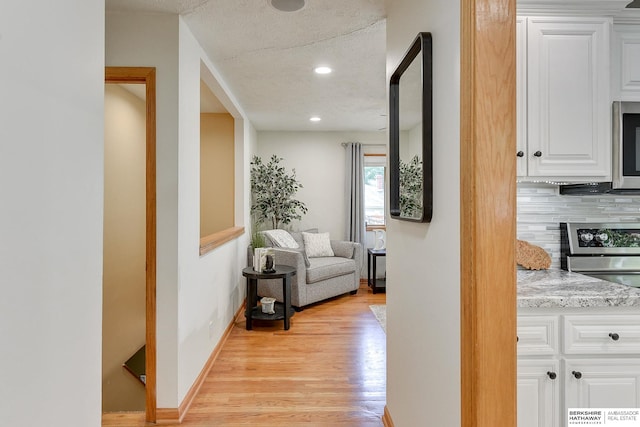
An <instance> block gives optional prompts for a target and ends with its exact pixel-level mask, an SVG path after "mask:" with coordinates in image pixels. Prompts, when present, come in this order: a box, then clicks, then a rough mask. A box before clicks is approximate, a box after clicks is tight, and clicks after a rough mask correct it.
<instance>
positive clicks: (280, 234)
mask: <svg viewBox="0 0 640 427" xmlns="http://www.w3.org/2000/svg"><path fill="white" fill-rule="evenodd" d="M263 233H264V234H265V235H266V236H267V237H268V238H269V240H271V243H272V244H273V246H275V247H278V248H288V249H296V248H298V247H300V246H299V245H298V243H297V242H296V241H295V239H294V238H293V237H292V236H291V234H289V232H288V231H287V230H280V229H276V230H265V231H264V232H263Z"/></svg>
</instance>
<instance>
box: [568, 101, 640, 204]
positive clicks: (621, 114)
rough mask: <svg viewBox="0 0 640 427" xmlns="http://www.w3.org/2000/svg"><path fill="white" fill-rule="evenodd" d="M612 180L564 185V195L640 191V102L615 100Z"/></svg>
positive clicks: (634, 192)
mask: <svg viewBox="0 0 640 427" xmlns="http://www.w3.org/2000/svg"><path fill="white" fill-rule="evenodd" d="M612 130H613V132H612V137H613V139H612V146H613V153H612V156H611V159H612V161H613V165H612V169H611V172H612V176H611V178H612V182H597V183H589V184H570V185H561V186H560V194H576V195H579V194H582V195H583V194H602V193H625V194H640V102H621V101H615V102H614V103H613V117H612Z"/></svg>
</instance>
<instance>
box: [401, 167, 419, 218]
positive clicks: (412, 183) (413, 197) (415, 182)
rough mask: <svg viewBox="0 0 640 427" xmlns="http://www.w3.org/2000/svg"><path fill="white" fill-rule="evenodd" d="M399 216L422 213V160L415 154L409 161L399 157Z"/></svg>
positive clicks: (409, 216) (411, 216)
mask: <svg viewBox="0 0 640 427" xmlns="http://www.w3.org/2000/svg"><path fill="white" fill-rule="evenodd" d="M399 178H400V216H403V217H408V218H419V217H420V216H421V215H422V160H420V158H419V157H418V156H417V155H416V156H413V158H411V160H410V161H408V162H404V161H403V160H402V159H400V177H399Z"/></svg>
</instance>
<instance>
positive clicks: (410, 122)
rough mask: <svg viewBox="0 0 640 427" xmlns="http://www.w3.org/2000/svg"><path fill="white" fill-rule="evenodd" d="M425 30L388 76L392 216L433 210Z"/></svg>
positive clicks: (423, 218)
mask: <svg viewBox="0 0 640 427" xmlns="http://www.w3.org/2000/svg"><path fill="white" fill-rule="evenodd" d="M431 45H432V42H431V33H424V32H423V33H418V36H417V37H416V39H415V40H414V41H413V43H412V44H411V47H410V48H409V50H408V51H407V53H406V54H405V55H404V57H403V58H402V61H401V62H400V65H398V68H396V70H395V71H394V72H393V74H392V75H391V79H390V81H389V166H390V171H389V210H390V214H391V217H392V218H395V219H401V220H405V221H415V222H430V221H431V217H432V215H433V159H432V152H433V150H432V143H433V114H432V108H433V101H432V84H433V83H432V80H433V79H432V74H433V72H432V48H431Z"/></svg>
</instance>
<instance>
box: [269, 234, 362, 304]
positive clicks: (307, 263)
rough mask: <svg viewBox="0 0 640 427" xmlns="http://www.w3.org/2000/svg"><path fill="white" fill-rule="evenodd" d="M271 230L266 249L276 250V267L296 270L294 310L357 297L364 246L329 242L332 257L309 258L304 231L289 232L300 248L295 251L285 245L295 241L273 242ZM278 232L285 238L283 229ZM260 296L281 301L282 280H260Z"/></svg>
mask: <svg viewBox="0 0 640 427" xmlns="http://www.w3.org/2000/svg"><path fill="white" fill-rule="evenodd" d="M272 231H274V230H267V231H264V232H262V233H263V235H264V236H265V240H266V242H267V246H270V247H273V248H274V253H275V264H276V265H289V266H291V267H294V268H295V269H296V275H295V276H293V277H292V279H291V304H292V305H293V306H294V307H297V308H301V307H304V306H306V305H309V304H312V303H314V302H318V301H322V300H325V299H327V298H331V297H335V296H338V295H342V294H345V293H347V292H350V293H352V294H355V293H356V292H357V291H358V287H359V286H360V271H361V266H362V245H360V244H359V243H354V242H348V241H338V240H330V245H331V250H332V252H333V256H320V257H314V256H311V257H308V256H307V251H305V244H304V239H303V234H302V232H288V234H289V235H290V236H291V237H292V238H293V240H295V243H296V244H297V246H298V247H297V248H295V247H283V243H284V244H285V245H286V244H287V243H292V241H291V240H290V239H289V241H286V239H285V241H284V242H283V241H282V239H274V238H273V236H270V232H272ZM275 231H277V233H279V235H282V231H283V230H275ZM309 231H312V230H309ZM285 237H286V236H285ZM306 237H309V236H306ZM278 240H279V241H278ZM286 246H294V245H293V244H289V245H286ZM258 295H260V296H266V297H272V298H276V300H278V301H280V302H282V300H283V296H282V280H280V279H274V280H271V279H261V280H259V281H258Z"/></svg>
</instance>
